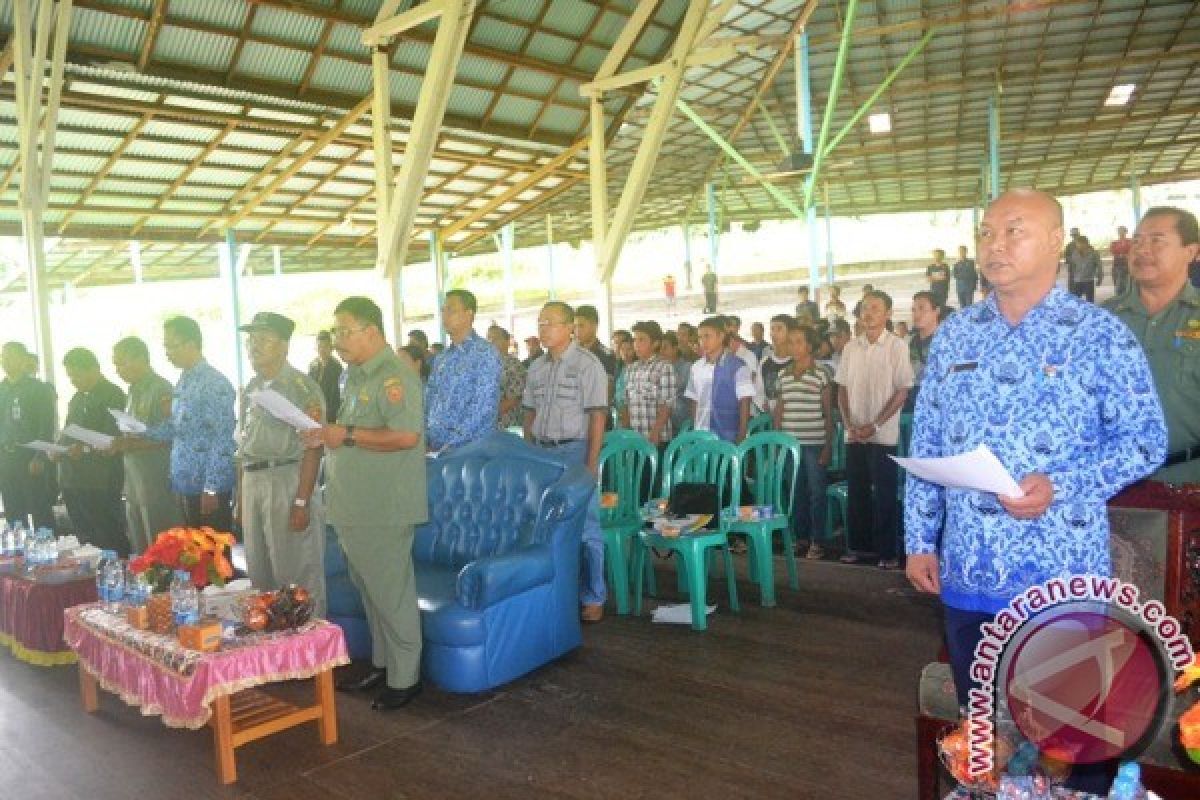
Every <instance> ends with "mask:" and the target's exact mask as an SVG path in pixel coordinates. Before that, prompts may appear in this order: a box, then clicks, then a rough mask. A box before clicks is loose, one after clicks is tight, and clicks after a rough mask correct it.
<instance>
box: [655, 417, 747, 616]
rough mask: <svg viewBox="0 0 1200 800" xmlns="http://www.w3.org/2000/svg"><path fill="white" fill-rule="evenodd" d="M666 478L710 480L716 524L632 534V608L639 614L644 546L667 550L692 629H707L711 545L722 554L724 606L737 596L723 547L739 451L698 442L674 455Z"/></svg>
mask: <svg viewBox="0 0 1200 800" xmlns="http://www.w3.org/2000/svg"><path fill="white" fill-rule="evenodd" d="M674 470H675V471H674V474H673V476H672V480H673V481H674V482H675V483H678V482H680V481H696V482H703V483H711V484H713V485H714V486H715V487H716V490H717V520H718V522H717V529H716V530H713V531H709V530H701V531H698V532H696V533H685V534H683V535H681V536H677V537H670V538H668V537H666V536H663V535H661V534H659V533H657V532H656V531H650V530H644V531H641V532H640V533H639V534H638V537H637V545H636V546H635V547H634V551H633V574H634V595H633V598H634V599H633V603H634V605H633V613H634V614H635V615H640V614H641V613H642V576H643V574H644V572H645V563H646V551H647V550H649V549H650V548H652V547H653V548H658V549H663V550H670V551H672V552H674V553H675V554H676V558H675V566H676V569H678V570H681V572H680V578H681V579H682V580H683V581H684V582H685V584H686V586H687V593H688V598H689V600H690V601H691V606H692V630H696V631H703V630H707V629H708V613H707V606H706V603H707V600H708V566H709V557H710V555H711V554H712V551H713V550H720V551H721V553H722V555H723V557H724V559H725V584H726V588H727V589H728V592H729V607H730V609H732V610H733V611H741V610H742V609H741V606H740V605H738V599H737V576H736V574H735V573H734V571H733V556H732V555H730V552H729V529H728V527H727V521H728V520H727V518H726V516H725V511H726V510H727V509H734V508H737V506H738V500H739V498H740V497H741V483H742V476H741V456H740V454H739V453H738V449H737V448H736V447H735V446H733V445H732V444H730V443H729V442H725V441H721V440H719V439H718V440H713V441H706V442H698V443H695V444H694V445H692V446H691V447H689V448H688V449H687V450H686V451H685V452H684V453H682V454H681V455H680V456H679V459H678V461H677V462H676V464H675V467H674Z"/></svg>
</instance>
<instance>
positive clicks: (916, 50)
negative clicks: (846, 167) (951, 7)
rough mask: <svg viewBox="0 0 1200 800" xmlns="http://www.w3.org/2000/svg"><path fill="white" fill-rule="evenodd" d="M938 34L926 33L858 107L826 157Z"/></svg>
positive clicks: (933, 32)
mask: <svg viewBox="0 0 1200 800" xmlns="http://www.w3.org/2000/svg"><path fill="white" fill-rule="evenodd" d="M936 33H937V28H930V29H929V30H928V31H926V32H925V35H924V36H923V37H921V41H919V42H917V43H916V44H915V45H913V46H912V49H911V50H909V51H908V53H907V54H906V55H905V56H904V58H902V59H900V63H899V64H897V65H896V66H895V68H894V69H893V70H892V71H891V72H889V73H888V75H887V77H886V78H884V79H883V83H881V84H879V86H878V87H876V89H875V91H873V92H871V96H870V97H868V98H867V99H866V100H864V101H863V103H862V105H860V106H859V107H858V110H857V111H855V112H854V114H853V115H852V116H851V117H850V119H849V120H848V121H847V122H846V124H845V125H843V126H842V129H841V130H840V131H838V132H837V135H836V136H834V137H833V139H831V140H830V141H829V144H827V145H825V153H824V155H826V156H828V155H829V154H830V153H831V152H833V149H834V148H835V147H837V146H838V143H839V142H840V141H842V139H844V138H845V136H846V134H847V133H849V132H850V131H852V130H854V126H855V125H857V124H858V122H859V120H861V119H862V118H863V117H864V116H865V115H866V113H867V112H868V111H870V110H871V108H872V106H874V105H875V101H876V100H878V99H879V98H880V97H882V96H883V93H884V92H886V91H887V90H888V87H890V86H891V85H892V83H893V82H895V80H896V78H898V77H900V73H901V72H904V68H905V67H907V66H908V65H909V64H911V63H912V60H913V59H914V58H916V57H917V56H918V55H920V53H921V51H922V50H924V49H925V45H927V44H929V40H930V39H932V38H933V36H934V34H936Z"/></svg>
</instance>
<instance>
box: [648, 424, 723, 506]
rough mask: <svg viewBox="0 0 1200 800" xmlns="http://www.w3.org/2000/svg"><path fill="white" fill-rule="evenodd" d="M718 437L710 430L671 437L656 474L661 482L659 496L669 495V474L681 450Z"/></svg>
mask: <svg viewBox="0 0 1200 800" xmlns="http://www.w3.org/2000/svg"><path fill="white" fill-rule="evenodd" d="M718 438H719V437H718V436H717V435H716V434H715V433H713V432H712V431H688V432H686V433H681V434H679V435H678V436H676V437H675V438H674V439H672V440H671V443H670V444H668V445H667V449H666V450H665V451H664V452H663V457H662V464H660V465H659V470H658V475H659V480H660V482H661V483H662V486H660V487H659V496H660V497H670V496H671V476H672V475H673V474H674V472H673V470H674V467H675V462H676V461H677V460H678V459H679V453H680V452H681V451H684V450H687V449H689V448H691V447H694V446H695V445H696V444H697V443H699V442H715V441H718Z"/></svg>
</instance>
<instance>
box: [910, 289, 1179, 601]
mask: <svg viewBox="0 0 1200 800" xmlns="http://www.w3.org/2000/svg"><path fill="white" fill-rule="evenodd" d="M1166 443H1167V432H1166V425H1165V423H1164V422H1163V413H1162V409H1161V407H1160V405H1159V401H1158V396H1157V394H1156V393H1155V389H1154V380H1153V378H1152V376H1151V374H1150V369H1149V366H1148V365H1147V363H1146V359H1145V356H1144V355H1143V352H1142V348H1141V347H1140V346H1139V345H1138V342H1137V340H1136V339H1135V338H1134V336H1133V334H1132V333H1131V332H1130V330H1129V329H1128V328H1126V327H1125V325H1124V324H1123V323H1121V322H1120V321H1119V320H1117V318H1116V317H1114V316H1112V315H1111V314H1109V313H1108V312H1107V311H1104V310H1102V309H1100V308H1098V307H1097V306H1094V305H1092V304H1090V303H1085V302H1083V301H1081V300H1079V299H1077V298H1075V297H1072V296H1071V295H1069V294H1067V293H1066V292H1064V291H1062V290H1061V289H1057V288H1056V289H1053V290H1051V292H1050V293H1049V294H1048V295H1047V296H1046V297H1045V298H1043V300H1042V302H1041V303H1039V304H1038V305H1037V306H1036V307H1034V308H1033V309H1032V310H1031V311H1030V312H1029V313H1028V314H1027V315H1026V316H1025V318H1024V319H1023V320H1021V321H1020V322H1019V323H1018V324H1017V325H1010V324H1009V323H1008V322H1007V321H1006V320H1005V319H1004V317H1003V316H1001V314H1000V312H999V310H998V308H997V306H996V298H995V295H994V294H993V295H991V296H989V297H988V298H987V300H986V301H984V302H982V303H977V304H976V305H974V306H971V307H970V308H968V309H965V310H964V311H962V312H960V313H958V314H955V315H953V316H951V317H950V318H949V319H947V320H946V322H945V323H943V325H942V326H941V327H940V328H939V329H938V332H937V335H936V337H935V338H934V341H933V346H932V348H931V350H930V353H929V362H928V364H927V366H926V368H925V374H924V377H923V379H922V381H921V393H920V396H919V398H918V400H917V406H916V417H915V420H914V425H913V436H912V444H911V447H910V452H911V455H913V456H918V457H935V456H948V455H955V454H959V453H965V452H968V451H970V450H973V449H975V448H976V447H978V446H979V445H980V444H987V446H988V447H990V448H991V449H992V451H993V452H995V454H996V456H997V457H998V458H999V459H1000V461H1001V463H1002V464H1004V466H1005V467H1007V468H1008V470H1009V472H1010V473H1011V474H1012V475H1013V477H1014V478H1016V479H1017V480H1018V481H1019V480H1021V479H1022V478H1023V477H1025V476H1026V475H1029V474H1031V473H1042V474H1045V475H1046V476H1047V477H1049V478H1050V481H1051V483H1052V484H1053V486H1054V502H1053V503H1052V504H1051V505H1050V507H1049V509H1047V511H1046V513H1045V514H1043V515H1042V516H1041V517H1039V518H1038V519H1034V520H1020V519H1016V518H1015V517H1013V516H1011V515H1010V514H1009V513H1008V512H1007V511H1005V510H1004V508H1003V507H1002V506H1001V505H1000V503H999V501H998V500H997V498H996V496H995V495H993V494H990V493H988V492H978V491H968V490H962V489H946V488H943V487H941V486H938V485H936V484H932V483H928V482H926V481H924V480H921V479H919V478H915V477H914V476H912V475H909V476H908V480H907V489H906V495H905V504H904V523H905V545H906V549H907V551H908V553H909V554H910V555H912V554H919V553H933V552H938V551H940V554H941V558H940V561H941V576H940V577H941V587H942V601H943V602H944V603H945V604H946V605H947V606H950V607H952V608H956V609H962V610H965V611H979V612H987V613H991V612H995V611H998V610H999V609H1001V608H1002V607H1004V606H1005V605H1006V604H1007V603H1008V602H1009V601H1010V600H1011V599H1012V598H1013V597H1015V596H1017V595H1018V594H1020V593H1021V592H1023V591H1024V590H1025V589H1027V588H1029V587H1031V586H1034V585H1036V584H1039V583H1042V582H1044V581H1046V580H1048V579H1050V578H1054V577H1061V576H1065V575H1072V574H1097V575H1107V574H1109V572H1110V571H1111V564H1110V556H1109V543H1108V516H1107V513H1106V511H1105V503H1106V501H1107V500H1108V498H1110V497H1111V496H1112V495H1114V494H1116V493H1117V492H1118V491H1119V490H1120V489H1121V488H1122V487H1124V486H1126V485H1127V484H1129V483H1132V482H1133V481H1136V480H1138V479H1140V478H1143V477H1145V476H1146V475H1149V474H1150V473H1152V472H1153V471H1154V469H1155V468H1156V467H1157V466H1158V464H1159V463H1161V462H1162V460H1163V458H1164V457H1165V455H1166Z"/></svg>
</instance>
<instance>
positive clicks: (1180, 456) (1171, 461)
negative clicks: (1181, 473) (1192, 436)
mask: <svg viewBox="0 0 1200 800" xmlns="http://www.w3.org/2000/svg"><path fill="white" fill-rule="evenodd" d="M1195 458H1200V444H1197V445H1193V446H1192V447H1186V448H1184V449H1183V450H1176V451H1175V452H1174V453H1168V454H1167V460H1166V461H1164V462H1163V463H1162V465H1163V467H1173V466H1175V465H1176V464H1183V463H1186V462H1188V461H1191V460H1192V459H1195ZM1160 469H1161V467H1160Z"/></svg>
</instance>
